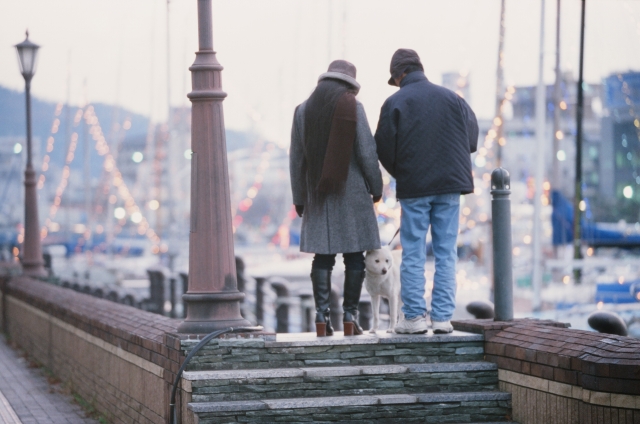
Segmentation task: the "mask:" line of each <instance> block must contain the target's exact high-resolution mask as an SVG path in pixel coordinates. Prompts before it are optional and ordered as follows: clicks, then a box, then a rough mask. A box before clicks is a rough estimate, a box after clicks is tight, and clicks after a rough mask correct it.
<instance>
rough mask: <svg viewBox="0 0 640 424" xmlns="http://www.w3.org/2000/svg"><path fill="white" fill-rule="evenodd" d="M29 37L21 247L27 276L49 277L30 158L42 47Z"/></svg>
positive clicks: (22, 49)
mask: <svg viewBox="0 0 640 424" xmlns="http://www.w3.org/2000/svg"><path fill="white" fill-rule="evenodd" d="M26 35H27V38H26V39H25V40H24V41H23V42H22V43H20V44H16V46H15V47H16V51H17V52H18V63H19V64H20V73H21V74H22V76H23V77H24V83H25V95H26V100H27V102H26V103H27V168H26V169H25V171H24V187H25V189H24V194H25V195H24V243H23V250H22V269H23V272H24V274H25V275H29V276H32V277H46V276H47V272H46V271H45V269H44V260H43V259H42V245H41V243H40V224H39V222H38V192H37V189H36V172H35V171H34V170H33V164H32V161H31V78H33V74H35V72H36V61H37V53H38V49H39V48H40V46H38V45H37V44H35V43H32V42H31V41H29V31H27V32H26Z"/></svg>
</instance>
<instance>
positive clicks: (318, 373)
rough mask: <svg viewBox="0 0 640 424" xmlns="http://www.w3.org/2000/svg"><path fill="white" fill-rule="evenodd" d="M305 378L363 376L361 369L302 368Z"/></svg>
mask: <svg viewBox="0 0 640 424" xmlns="http://www.w3.org/2000/svg"><path fill="white" fill-rule="evenodd" d="M301 371H302V372H303V373H304V376H305V377H311V378H313V377H346V376H352V375H360V374H362V369H361V368H359V367H331V368H302V369H301Z"/></svg>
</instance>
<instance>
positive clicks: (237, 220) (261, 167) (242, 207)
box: [232, 143, 290, 233]
mask: <svg viewBox="0 0 640 424" xmlns="http://www.w3.org/2000/svg"><path fill="white" fill-rule="evenodd" d="M275 147H276V146H275V144H273V143H269V144H267V146H266V151H265V152H263V153H262V155H261V157H260V163H259V164H258V167H257V168H256V174H255V177H254V179H253V183H252V184H251V186H250V187H249V189H248V190H247V193H246V196H245V197H244V199H242V200H241V201H240V202H238V206H237V208H236V209H235V211H233V213H232V217H233V221H232V225H233V232H234V233H235V232H236V230H237V229H238V227H239V226H240V225H241V224H242V222H243V220H244V218H243V216H242V215H241V214H242V213H245V212H247V211H248V210H249V209H250V208H251V206H253V199H255V198H256V196H257V195H258V193H259V192H260V189H261V188H262V182H263V181H264V173H265V171H266V170H267V169H268V168H269V166H270V163H269V161H270V159H271V152H272V150H273V149H274V148H275ZM289 225H290V223H289Z"/></svg>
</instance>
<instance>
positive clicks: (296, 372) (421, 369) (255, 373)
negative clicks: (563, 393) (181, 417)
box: [182, 362, 498, 381]
mask: <svg viewBox="0 0 640 424" xmlns="http://www.w3.org/2000/svg"><path fill="white" fill-rule="evenodd" d="M497 368H498V367H497V365H496V364H493V363H491V362H455V363H446V364H406V365H380V366H366V365H364V366H351V367H323V368H279V369H255V370H253V369H242V370H222V371H185V372H184V373H183V374H182V379H183V380H187V381H202V380H241V379H269V378H296V377H345V376H353V375H382V374H403V373H449V372H469V371H495V370H496V369H497Z"/></svg>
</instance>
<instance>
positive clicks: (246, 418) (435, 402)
mask: <svg viewBox="0 0 640 424" xmlns="http://www.w3.org/2000/svg"><path fill="white" fill-rule="evenodd" d="M188 407H189V409H190V410H191V411H192V412H193V413H194V414H195V415H197V417H198V421H197V422H198V423H199V424H213V423H221V422H225V423H227V422H269V423H274V422H315V423H322V422H341V423H348V422H358V423H383V422H384V423H388V422H391V421H393V422H396V421H398V422H402V423H403V424H408V423H471V422H478V423H480V422H483V423H487V422H500V421H502V422H504V421H508V420H509V419H510V414H511V394H509V393H504V392H467V393H414V394H402V395H366V396H339V397H318V398H295V399H263V400H247V401H236V402H229V401H227V402H202V403H189V406H188Z"/></svg>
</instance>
